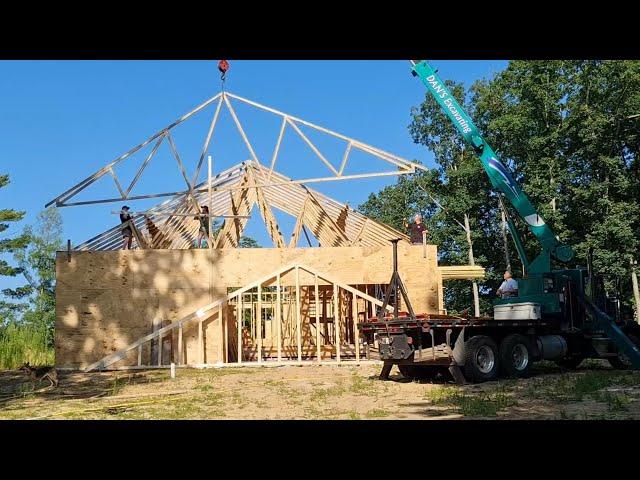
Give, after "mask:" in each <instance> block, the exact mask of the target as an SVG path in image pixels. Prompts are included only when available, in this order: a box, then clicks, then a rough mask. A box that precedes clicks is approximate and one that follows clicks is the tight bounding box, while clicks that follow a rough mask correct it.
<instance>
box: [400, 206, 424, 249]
mask: <svg viewBox="0 0 640 480" xmlns="http://www.w3.org/2000/svg"><path fill="white" fill-rule="evenodd" d="M404 228H406V229H407V230H408V232H409V237H410V238H411V243H413V244H414V245H422V244H423V243H425V241H426V238H427V233H429V230H427V226H426V225H425V224H424V223H423V222H422V215H420V214H419V213H417V214H416V216H415V217H413V222H412V223H405V224H404Z"/></svg>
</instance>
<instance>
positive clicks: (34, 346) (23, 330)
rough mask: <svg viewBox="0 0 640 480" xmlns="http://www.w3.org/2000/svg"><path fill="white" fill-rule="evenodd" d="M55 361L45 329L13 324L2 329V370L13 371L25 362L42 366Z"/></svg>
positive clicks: (0, 355) (0, 366)
mask: <svg viewBox="0 0 640 480" xmlns="http://www.w3.org/2000/svg"><path fill="white" fill-rule="evenodd" d="M54 361H55V356H54V350H53V347H50V346H48V345H47V332H46V330H45V328H42V327H35V326H30V325H16V324H13V323H10V324H9V325H7V326H5V327H0V370H13V369H16V368H19V367H20V366H22V365H23V364H24V363H25V362H29V363H30V364H31V365H38V366H40V365H53V364H54Z"/></svg>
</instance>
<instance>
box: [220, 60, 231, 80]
mask: <svg viewBox="0 0 640 480" xmlns="http://www.w3.org/2000/svg"><path fill="white" fill-rule="evenodd" d="M218 70H219V71H220V80H222V83H223V84H224V80H225V77H226V76H227V71H228V70H229V62H227V61H226V60H220V61H219V62H218Z"/></svg>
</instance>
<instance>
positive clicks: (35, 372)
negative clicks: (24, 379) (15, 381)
mask: <svg viewBox="0 0 640 480" xmlns="http://www.w3.org/2000/svg"><path fill="white" fill-rule="evenodd" d="M20 371H22V372H25V373H26V374H27V375H29V379H30V380H31V381H32V382H34V384H35V382H36V381H41V380H44V379H45V378H46V379H47V380H49V382H50V383H51V385H50V386H51V387H57V386H58V372H57V371H56V369H55V368H54V367H39V368H36V367H32V366H31V365H29V362H27V363H25V364H24V365H22V367H20Z"/></svg>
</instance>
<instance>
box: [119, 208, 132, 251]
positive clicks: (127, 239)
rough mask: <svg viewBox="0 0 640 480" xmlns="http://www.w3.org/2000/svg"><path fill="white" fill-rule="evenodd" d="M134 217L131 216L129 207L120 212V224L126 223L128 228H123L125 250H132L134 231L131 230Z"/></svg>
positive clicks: (123, 246)
mask: <svg viewBox="0 0 640 480" xmlns="http://www.w3.org/2000/svg"><path fill="white" fill-rule="evenodd" d="M131 219H132V217H131V215H130V214H129V207H127V206H126V205H125V206H124V207H122V209H121V210H120V222H121V223H126V226H124V227H123V228H122V248H123V249H124V250H131V242H132V241H133V230H132V228H131V223H129V220H131Z"/></svg>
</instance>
